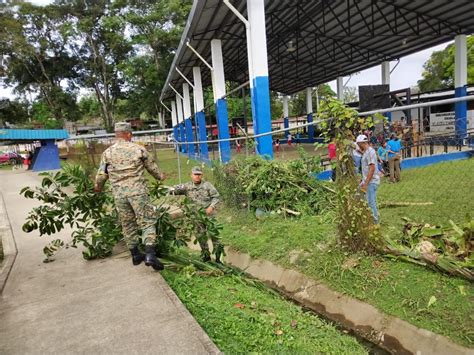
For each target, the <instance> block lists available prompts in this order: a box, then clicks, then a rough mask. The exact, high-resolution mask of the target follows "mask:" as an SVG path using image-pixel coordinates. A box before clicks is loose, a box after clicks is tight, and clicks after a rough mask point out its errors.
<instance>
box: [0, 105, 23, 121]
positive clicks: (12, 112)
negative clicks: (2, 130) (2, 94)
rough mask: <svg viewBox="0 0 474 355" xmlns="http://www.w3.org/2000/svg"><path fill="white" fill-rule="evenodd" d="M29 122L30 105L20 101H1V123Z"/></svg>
mask: <svg viewBox="0 0 474 355" xmlns="http://www.w3.org/2000/svg"><path fill="white" fill-rule="evenodd" d="M26 121H28V103H27V102H24V101H20V100H9V99H3V100H0V122H3V123H5V122H8V123H11V124H16V125H17V124H22V123H25V122H26Z"/></svg>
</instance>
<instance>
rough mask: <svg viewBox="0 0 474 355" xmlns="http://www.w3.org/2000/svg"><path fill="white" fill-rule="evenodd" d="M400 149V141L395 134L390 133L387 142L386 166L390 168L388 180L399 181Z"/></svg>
mask: <svg viewBox="0 0 474 355" xmlns="http://www.w3.org/2000/svg"><path fill="white" fill-rule="evenodd" d="M401 151H402V143H401V142H400V140H399V139H398V137H397V136H396V135H395V134H392V136H391V138H390V140H389V141H388V142H387V157H388V167H389V170H390V182H392V183H395V182H399V181H400V178H401V177H400V155H401Z"/></svg>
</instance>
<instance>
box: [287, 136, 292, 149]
mask: <svg viewBox="0 0 474 355" xmlns="http://www.w3.org/2000/svg"><path fill="white" fill-rule="evenodd" d="M287 139H288V146H289V147H291V140H292V139H293V137H292V136H291V133H288V137H287Z"/></svg>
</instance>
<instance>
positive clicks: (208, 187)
mask: <svg viewBox="0 0 474 355" xmlns="http://www.w3.org/2000/svg"><path fill="white" fill-rule="evenodd" d="M191 179H192V181H190V182H187V183H186V184H180V185H176V186H174V187H173V193H174V194H175V195H186V197H188V198H189V199H191V201H193V203H194V204H195V205H196V206H197V207H199V208H203V209H204V210H205V211H206V214H207V215H208V216H209V217H214V216H215V208H216V205H217V204H218V203H219V192H218V191H217V190H216V188H215V187H214V186H213V185H212V184H211V183H210V182H209V181H203V180H202V169H201V168H200V167H199V166H195V167H193V169H192V173H191ZM199 245H200V246H201V256H202V258H203V261H209V260H211V254H210V252H209V245H208V244H207V242H206V243H204V242H203V243H201V242H200V243H199ZM212 246H213V248H214V250H216V251H218V250H220V248H219V247H220V241H219V240H218V239H213V240H212ZM216 262H218V263H220V262H221V260H220V252H216Z"/></svg>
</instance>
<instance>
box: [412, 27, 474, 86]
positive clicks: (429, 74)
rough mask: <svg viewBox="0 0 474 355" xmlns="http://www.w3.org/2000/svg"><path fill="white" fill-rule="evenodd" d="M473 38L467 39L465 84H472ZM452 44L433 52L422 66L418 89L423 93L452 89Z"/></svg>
mask: <svg viewBox="0 0 474 355" xmlns="http://www.w3.org/2000/svg"><path fill="white" fill-rule="evenodd" d="M473 46H474V36H468V37H467V48H468V52H467V84H468V85H473V84H474V51H473V50H472V48H473ZM454 51H455V48H454V43H452V44H450V45H448V46H446V48H445V49H443V50H441V51H435V52H433V53H432V54H431V56H430V58H429V59H428V60H427V61H426V62H425V64H423V73H422V77H423V78H422V79H421V80H418V87H419V88H420V90H421V91H422V92H423V91H433V90H439V89H447V88H453V87H454Z"/></svg>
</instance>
